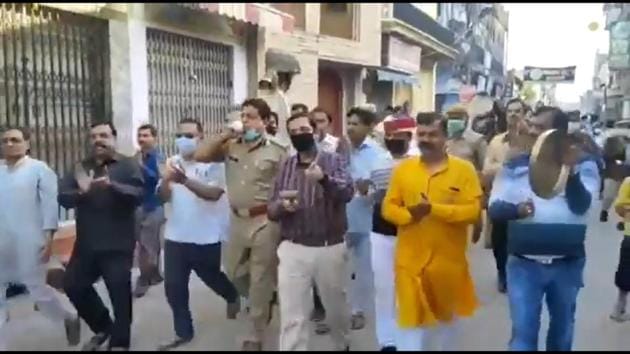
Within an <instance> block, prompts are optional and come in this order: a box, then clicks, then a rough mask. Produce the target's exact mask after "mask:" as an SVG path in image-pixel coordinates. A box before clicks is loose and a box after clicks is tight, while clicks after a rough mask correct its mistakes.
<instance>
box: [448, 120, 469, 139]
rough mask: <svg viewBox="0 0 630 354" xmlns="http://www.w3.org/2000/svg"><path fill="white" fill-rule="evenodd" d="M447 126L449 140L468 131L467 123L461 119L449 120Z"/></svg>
mask: <svg viewBox="0 0 630 354" xmlns="http://www.w3.org/2000/svg"><path fill="white" fill-rule="evenodd" d="M446 124H447V128H446V129H447V130H448V137H449V138H455V137H458V136H460V135H461V134H462V133H463V132H464V130H466V122H465V121H464V120H461V119H449V120H448V121H447V123H446Z"/></svg>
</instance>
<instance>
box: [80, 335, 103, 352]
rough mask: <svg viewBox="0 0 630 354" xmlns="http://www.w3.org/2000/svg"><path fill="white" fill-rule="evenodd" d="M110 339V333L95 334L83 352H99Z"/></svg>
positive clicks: (85, 345) (82, 349) (84, 346)
mask: <svg viewBox="0 0 630 354" xmlns="http://www.w3.org/2000/svg"><path fill="white" fill-rule="evenodd" d="M108 339H109V333H97V334H95V335H94V336H93V337H92V338H91V339H90V341H89V342H87V343H85V344H84V345H83V348H81V351H83V352H97V351H99V350H100V349H101V347H102V346H103V344H105V342H107V340H108Z"/></svg>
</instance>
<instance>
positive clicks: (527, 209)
mask: <svg viewBox="0 0 630 354" xmlns="http://www.w3.org/2000/svg"><path fill="white" fill-rule="evenodd" d="M517 208H518V216H519V218H521V219H524V218H528V217H530V216H532V215H534V213H535V212H536V209H535V208H534V201H532V200H531V199H528V200H527V201H526V202H524V203H520V204H519V205H518V207H517Z"/></svg>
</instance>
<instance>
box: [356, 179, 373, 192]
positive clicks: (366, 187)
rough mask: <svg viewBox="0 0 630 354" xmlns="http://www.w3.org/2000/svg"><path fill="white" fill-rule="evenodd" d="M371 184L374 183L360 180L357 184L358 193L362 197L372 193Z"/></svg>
mask: <svg viewBox="0 0 630 354" xmlns="http://www.w3.org/2000/svg"><path fill="white" fill-rule="evenodd" d="M371 184H372V181H370V180H369V179H359V180H357V181H356V182H355V185H356V188H357V191H358V192H359V194H360V195H367V194H368V193H369V191H370V185H371Z"/></svg>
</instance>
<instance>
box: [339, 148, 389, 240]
mask: <svg viewBox="0 0 630 354" xmlns="http://www.w3.org/2000/svg"><path fill="white" fill-rule="evenodd" d="M387 154H388V153H387V151H386V150H385V149H383V148H382V147H380V146H379V145H378V143H377V142H376V141H375V140H373V139H371V138H369V137H368V138H366V139H365V141H364V142H363V144H361V146H360V147H359V148H358V149H356V148H354V147H353V148H352V150H351V151H350V176H351V177H352V179H353V180H354V181H357V180H359V179H370V177H371V175H372V171H373V170H375V169H377V168H378V167H379V161H382V160H383V159H384V158H385V157H386V156H387ZM373 205H374V203H373V200H372V198H371V197H370V196H369V195H368V196H361V195H359V194H358V192H357V194H355V196H354V198H352V200H351V201H350V203H348V204H347V206H346V216H347V218H348V233H370V232H371V231H372V212H373V210H372V208H373Z"/></svg>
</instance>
